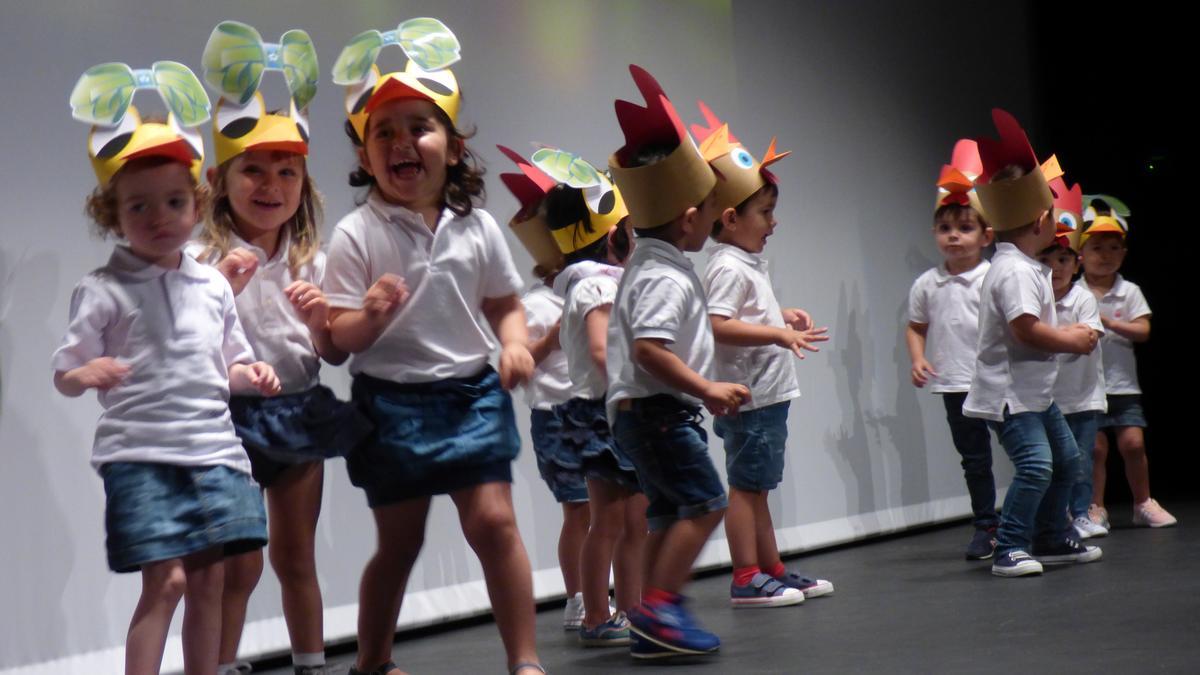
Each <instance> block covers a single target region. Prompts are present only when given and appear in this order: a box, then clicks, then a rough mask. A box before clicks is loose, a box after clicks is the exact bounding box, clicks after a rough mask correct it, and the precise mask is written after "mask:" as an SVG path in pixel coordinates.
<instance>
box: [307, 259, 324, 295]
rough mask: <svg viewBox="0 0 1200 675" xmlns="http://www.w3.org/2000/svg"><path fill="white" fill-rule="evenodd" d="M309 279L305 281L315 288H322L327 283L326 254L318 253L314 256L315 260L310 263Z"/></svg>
mask: <svg viewBox="0 0 1200 675" xmlns="http://www.w3.org/2000/svg"><path fill="white" fill-rule="evenodd" d="M308 271H309V276H310V278H309V279H305V281H307V282H308V283H310V284H313V285H314V286H321V285H322V284H324V283H325V252H324V251H317V252H316V253H315V254H313V258H312V260H311V261H309V263H308Z"/></svg>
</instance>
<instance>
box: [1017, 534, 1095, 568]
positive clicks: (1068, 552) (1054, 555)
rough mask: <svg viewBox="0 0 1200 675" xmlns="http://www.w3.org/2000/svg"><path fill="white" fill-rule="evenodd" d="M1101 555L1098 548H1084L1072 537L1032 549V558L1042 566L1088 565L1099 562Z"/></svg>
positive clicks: (1084, 546)
mask: <svg viewBox="0 0 1200 675" xmlns="http://www.w3.org/2000/svg"><path fill="white" fill-rule="evenodd" d="M1101 555H1103V552H1102V551H1101V550H1100V547H1099V546H1086V545H1084V544H1081V543H1079V542H1078V541H1076V540H1075V538H1074V537H1066V538H1064V539H1063V540H1062V541H1060V542H1058V543H1056V544H1051V545H1049V546H1045V545H1035V546H1034V547H1033V557H1035V558H1037V559H1038V562H1040V563H1042V564H1044V565H1054V564H1057V563H1088V562H1092V561H1094V560H1099V559H1100V556H1101Z"/></svg>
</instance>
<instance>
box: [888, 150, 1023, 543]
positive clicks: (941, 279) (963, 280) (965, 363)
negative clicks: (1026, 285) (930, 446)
mask: <svg viewBox="0 0 1200 675" xmlns="http://www.w3.org/2000/svg"><path fill="white" fill-rule="evenodd" d="M982 170H983V169H982V167H981V166H980V164H979V147H978V146H977V145H976V143H975V141H973V140H970V139H965V138H964V139H962V140H959V141H958V143H956V144H955V145H954V153H953V155H952V159H951V161H950V164H948V165H946V166H943V167H942V174H941V176H940V177H939V178H938V197H937V201H936V206H935V207H934V208H935V210H934V213H933V238H934V241H935V242H937V247H938V251H939V252H940V253H941V254H942V258H943V260H944V262H943V263H942V264H941V265H938V266H937V267H935V268H933V269H931V270H928V271H926V272H925V273H924V274H922V275H921V276H919V277H917V280H916V281H915V282H913V285H912V289H911V290H910V291H909V293H908V328H907V329H906V330H905V338H906V341H907V343H908V354H909V357H910V358H911V359H912V383H913V385H914V386H916V387H918V388H921V387H925V386H926V385H929V391H931V392H932V393H934V394H939V395H940V396H941V397H942V403H943V404H944V406H945V408H946V423H947V424H948V425H949V427H950V438H951V440H952V441H953V442H954V449H955V450H957V451H958V454H959V457H961V459H962V470H963V478H964V479H965V480H966V483H967V493H968V494H969V495H970V498H971V513H972V514H973V518H972V521H971V524H972V525H973V526H974V533H973V534H972V535H971V540H970V541H969V542H968V543H967V548H966V558H967V560H987V559H989V558H991V557H992V551H993V549H994V548H995V546H996V526H997V524H998V523H999V522H1000V519H999V516H997V515H996V480H995V478H994V477H993V476H992V438H991V434H990V433H989V432H988V427H987V422H985V421H984V420H982V419H977V418H972V417H967V416H965V415H963V401H964V400H965V399H966V398H967V391H968V390H969V389H970V388H971V377H972V375H973V374H974V372H975V350H976V347H977V346H978V342H979V290H980V288H981V287H982V286H983V278H984V276H985V275H986V274H987V272H988V268H989V267H990V263H989V262H988V261H987V260H986V259H984V257H983V249H985V248H987V247H988V246H990V245H991V243H992V238H993V235H994V233H993V232H992V228H991V227H989V226H988V224H987V223H986V222H985V221H984V219H983V216H982V215H981V213H980V206H979V197H978V196H977V195H976V193H975V191H974V187H975V179H976V178H977V177H978V176H979V173H980V172H981V171H982Z"/></svg>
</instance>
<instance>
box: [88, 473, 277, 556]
mask: <svg viewBox="0 0 1200 675" xmlns="http://www.w3.org/2000/svg"><path fill="white" fill-rule="evenodd" d="M100 476H101V477H102V478H103V479H104V495H105V507H104V529H105V532H106V534H107V535H108V536H107V539H106V540H105V547H106V548H107V549H108V566H109V568H111V569H112V571H114V572H136V571H137V570H138V569H140V568H141V566H142V565H145V564H147V563H152V562H159V561H162V560H171V559H173V558H181V557H183V556H186V555H190V554H193V553H199V552H200V551H204V550H206V549H209V548H212V547H214V546H220V547H222V549H223V551H224V554H225V555H237V554H239V553H245V552H246V551H251V550H254V549H257V548H262V547H263V546H264V545H265V544H266V543H267V514H266V511H265V510H264V508H263V498H262V492H261V491H260V490H259V487H258V485H257V484H256V483H255V482H254V479H253V478H251V477H250V476H249V475H248V474H245V473H242V472H241V471H237V470H235V469H231V468H229V467H227V466H179V465H176V464H155V463H151V462H110V463H108V464H103V465H101V466H100Z"/></svg>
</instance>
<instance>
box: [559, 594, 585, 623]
mask: <svg viewBox="0 0 1200 675" xmlns="http://www.w3.org/2000/svg"><path fill="white" fill-rule="evenodd" d="M583 615H584V609H583V593H576V594H575V597H573V598H567V606H566V607H563V630H579V626H580V625H581V624H582V623H583Z"/></svg>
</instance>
